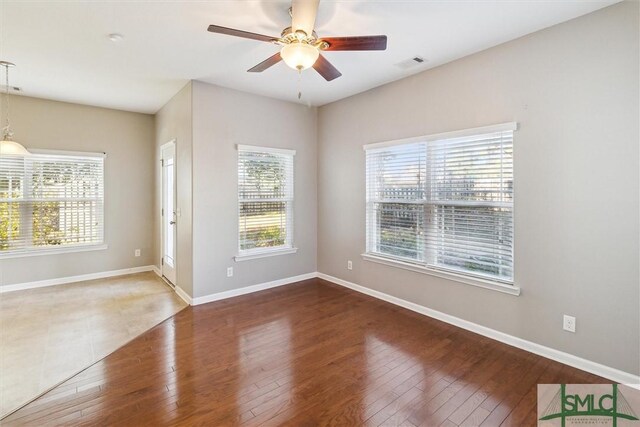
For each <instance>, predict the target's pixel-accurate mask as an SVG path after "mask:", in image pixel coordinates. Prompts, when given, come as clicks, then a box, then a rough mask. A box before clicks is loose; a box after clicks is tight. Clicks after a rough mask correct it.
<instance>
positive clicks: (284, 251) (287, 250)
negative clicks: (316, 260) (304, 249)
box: [234, 248, 298, 262]
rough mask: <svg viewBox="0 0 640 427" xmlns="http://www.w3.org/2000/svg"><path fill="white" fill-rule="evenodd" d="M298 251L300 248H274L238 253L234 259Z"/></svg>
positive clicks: (248, 258) (247, 259) (256, 257)
mask: <svg viewBox="0 0 640 427" xmlns="http://www.w3.org/2000/svg"><path fill="white" fill-rule="evenodd" d="M296 252H298V248H284V249H273V250H266V251H260V252H251V253H247V254H241V255H236V256H235V257H234V259H235V261H236V262H240V261H249V260H252V259H258V258H266V257H270V256H276V255H287V254H295V253H296Z"/></svg>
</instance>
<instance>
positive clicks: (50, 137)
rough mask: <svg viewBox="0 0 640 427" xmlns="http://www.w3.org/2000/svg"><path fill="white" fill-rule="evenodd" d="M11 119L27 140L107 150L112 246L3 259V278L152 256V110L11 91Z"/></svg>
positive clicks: (30, 144) (75, 271)
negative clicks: (136, 110)
mask: <svg viewBox="0 0 640 427" xmlns="http://www.w3.org/2000/svg"><path fill="white" fill-rule="evenodd" d="M11 123H12V127H13V128H14V131H15V139H16V140H17V141H20V142H22V143H23V144H24V145H25V146H26V147H27V148H42V149H50V150H70V151H93V152H106V153H107V158H106V160H105V243H107V244H108V245H109V248H108V249H106V250H99V251H91V252H75V253H67V254H56V255H43V256H30V257H23V258H11V259H4V260H0V285H9V284H16V283H24V282H31V281H37V280H46V279H53V278H59V277H67V276H75V275H80V274H89V273H97V272H103V271H109V270H119V269H124V268H131V267H138V266H144V265H151V264H153V261H154V257H153V255H152V244H151V242H152V239H153V233H154V231H153V229H152V224H151V222H150V221H149V218H150V217H151V215H152V204H153V194H152V192H151V191H150V189H151V188H153V180H154V177H153V116H151V115H147V114H138V113H128V112H124V111H117V110H109V109H105V108H97V107H89V106H84V105H77V104H68V103H63V102H55V101H47V100H43V99H36V98H28V97H24V96H12V97H11ZM135 249H141V256H140V257H134V251H135Z"/></svg>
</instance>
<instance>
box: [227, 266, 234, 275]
mask: <svg viewBox="0 0 640 427" xmlns="http://www.w3.org/2000/svg"><path fill="white" fill-rule="evenodd" d="M227 277H233V267H227Z"/></svg>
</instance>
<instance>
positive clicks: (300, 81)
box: [298, 69, 302, 99]
mask: <svg viewBox="0 0 640 427" xmlns="http://www.w3.org/2000/svg"><path fill="white" fill-rule="evenodd" d="M301 86H302V70H300V69H299V70H298V99H300V98H302V88H301Z"/></svg>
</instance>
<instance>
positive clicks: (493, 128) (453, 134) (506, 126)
mask: <svg viewBox="0 0 640 427" xmlns="http://www.w3.org/2000/svg"><path fill="white" fill-rule="evenodd" d="M517 129H518V123H516V122H508V123H500V124H497V125H490V126H481V127H477V128H471V129H461V130H454V131H450V132H442V133H435V134H432V135H423V136H416V137H412V138H404V139H396V140H393V141H383V142H374V143H372V144H365V145H363V146H362V149H363V150H375V149H378V148H386V147H393V146H394V145H403V144H413V143H416V142H428V141H437V140H440V139H449V138H460V137H463V136H470V135H482V134H485V133H493V132H504V131H509V130H511V131H515V130H517Z"/></svg>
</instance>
